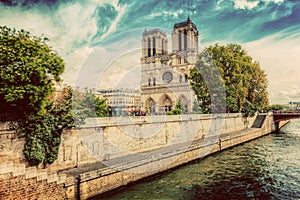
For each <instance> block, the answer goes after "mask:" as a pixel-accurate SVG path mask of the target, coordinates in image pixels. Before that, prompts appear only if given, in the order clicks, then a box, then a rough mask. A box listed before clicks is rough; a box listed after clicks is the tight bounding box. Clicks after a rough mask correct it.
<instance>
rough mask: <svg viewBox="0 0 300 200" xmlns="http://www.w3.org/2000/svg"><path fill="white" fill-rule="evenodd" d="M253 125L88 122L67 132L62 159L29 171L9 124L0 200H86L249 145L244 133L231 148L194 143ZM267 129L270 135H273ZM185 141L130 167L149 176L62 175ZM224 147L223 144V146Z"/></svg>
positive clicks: (1, 156) (224, 120) (0, 129)
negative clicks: (182, 146) (244, 143)
mask: <svg viewBox="0 0 300 200" xmlns="http://www.w3.org/2000/svg"><path fill="white" fill-rule="evenodd" d="M253 121H254V118H250V119H247V120H246V119H245V118H243V117H242V116H241V115H240V114H226V115H222V116H214V115H183V116H145V117H134V118H132V117H125V118H122V117H120V118H101V119H89V120H87V123H86V124H85V125H84V126H82V127H79V128H78V129H74V130H70V131H65V132H64V134H63V136H62V143H61V146H60V151H59V156H58V159H57V160H56V161H55V162H54V163H53V164H52V165H50V166H48V167H47V169H39V168H36V167H28V164H27V163H26V162H25V160H24V157H23V154H22V150H23V145H24V139H20V138H18V137H17V136H16V134H15V133H14V132H13V131H10V130H8V127H7V125H6V124H1V125H0V138H1V141H0V161H1V162H0V199H19V197H20V196H21V195H22V198H23V199H75V198H77V197H78V196H80V197H81V198H82V199H86V198H87V197H90V196H94V195H96V194H99V193H102V192H105V191H109V190H111V189H114V188H116V187H119V186H121V185H125V184H128V183H130V182H133V181H135V180H138V179H141V178H143V177H147V176H149V175H152V174H155V173H157V172H160V171H163V170H166V169H169V168H172V167H175V166H178V165H181V164H183V163H186V162H189V161H191V160H194V159H197V158H199V155H201V156H205V155H209V154H211V153H213V152H216V151H219V150H221V149H224V148H227V147H229V146H232V145H234V144H238V143H239V142H241V141H246V140H247V139H249V137H251V136H248V135H247V134H246V133H245V135H244V136H243V137H244V139H243V140H240V139H238V137H237V139H236V141H235V142H233V143H231V144H230V142H229V141H230V139H228V141H227V140H226V141H225V139H224V141H221V140H218V141H217V143H211V144H207V145H205V146H203V147H201V148H199V147H194V146H193V144H192V141H195V140H200V139H203V138H205V137H208V136H209V137H219V136H220V134H222V135H226V134H229V133H232V132H234V131H238V130H245V129H246V128H248V127H251V124H252V123H253ZM270 122H271V121H270ZM218 125H220V126H221V127H222V130H221V131H220V132H218V131H216V130H217V129H218ZM267 126H268V125H266V128H265V131H268V130H269V128H268V127H267ZM253 137H256V136H253ZM231 139H232V137H231ZM184 142H190V143H189V145H188V146H187V148H185V149H184V151H182V152H180V151H178V152H170V153H169V154H164V155H158V156H155V157H151V158H150V160H146V162H144V161H141V162H138V164H137V165H132V166H129V168H130V169H133V170H145V169H148V170H145V173H138V174H135V173H129V172H128V171H119V172H118V171H112V172H111V171H106V172H103V171H101V172H99V171H97V170H96V171H95V170H91V171H90V172H85V173H82V174H81V175H80V176H79V177H78V176H70V177H67V176H66V174H65V173H64V172H63V173H61V172H60V174H58V173H57V172H58V171H61V170H68V169H73V168H76V169H77V168H80V167H81V166H84V165H88V164H93V163H96V162H98V161H108V160H111V159H114V158H118V157H120V156H124V155H128V154H136V153H140V152H144V151H151V150H154V149H159V148H162V147H166V146H170V145H176V144H180V143H184ZM220 142H224V143H223V144H224V145H221V144H220ZM226 142H229V143H227V144H226ZM226 145H227V146H226ZM208 149H209V150H208ZM160 156H162V157H160ZM143 162H144V163H143ZM166 163H168V164H166ZM135 164H136V163H135ZM157 166H159V168H157ZM124 167H125V168H126V167H128V166H124ZM156 168H157V170H156ZM146 171H147V172H146ZM104 174H105V175H104Z"/></svg>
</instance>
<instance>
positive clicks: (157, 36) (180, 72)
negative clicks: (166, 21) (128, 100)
mask: <svg viewBox="0 0 300 200" xmlns="http://www.w3.org/2000/svg"><path fill="white" fill-rule="evenodd" d="M197 56H198V30H197V27H196V25H195V24H194V23H193V22H192V21H191V19H190V18H189V17H188V19H187V20H186V21H184V22H180V23H176V24H174V28H173V32H172V53H168V40H167V35H166V33H164V32H163V31H162V30H160V29H153V30H145V31H144V32H143V39H142V57H141V65H142V66H141V102H142V104H143V110H144V111H146V112H147V113H150V114H164V113H165V112H166V111H171V110H172V109H174V107H175V105H176V103H177V102H178V101H179V99H181V101H182V102H183V104H184V105H185V111H184V112H185V113H190V112H191V111H192V106H193V102H194V100H195V99H196V96H195V94H194V91H193V90H192V89H191V86H190V84H189V80H188V75H189V70H190V69H191V68H193V67H194V66H195V63H196V60H197Z"/></svg>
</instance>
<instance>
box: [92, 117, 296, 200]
mask: <svg viewBox="0 0 300 200" xmlns="http://www.w3.org/2000/svg"><path fill="white" fill-rule="evenodd" d="M299 151H300V119H296V120H292V121H291V122H290V123H289V124H287V125H286V126H285V127H284V128H283V129H282V130H281V132H279V133H274V134H271V135H267V136H264V137H262V138H259V139H256V140H253V141H251V142H248V143H244V144H242V145H239V146H236V147H233V148H230V149H228V150H225V151H222V152H220V153H216V154H213V155H211V156H208V157H207V158H205V159H203V160H198V161H194V162H192V163H190V164H187V165H184V166H181V167H179V168H177V169H175V170H170V171H168V172H167V173H163V174H159V175H156V176H154V177H151V178H148V179H144V180H143V181H140V182H139V183H136V184H133V185H130V186H127V187H125V188H122V189H119V190H117V191H113V192H111V193H109V194H107V195H106V196H98V197H94V198H92V199H93V200H96V199H104V200H106V199H109V200H114V199H115V200H116V199H128V200H129V199H130V200H131V199H172V200H173V199H174V200H175V199H176V200H177V199H178V200H179V199H180V200H195V199H264V200H265V199H300V156H299Z"/></svg>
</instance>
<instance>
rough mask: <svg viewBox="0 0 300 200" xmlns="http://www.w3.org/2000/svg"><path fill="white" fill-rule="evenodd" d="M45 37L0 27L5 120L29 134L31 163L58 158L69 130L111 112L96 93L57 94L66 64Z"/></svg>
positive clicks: (0, 88) (0, 83)
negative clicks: (75, 96)
mask: <svg viewBox="0 0 300 200" xmlns="http://www.w3.org/2000/svg"><path fill="white" fill-rule="evenodd" d="M46 41H47V38H43V37H41V38H38V37H35V36H32V35H31V34H30V33H29V32H26V31H23V30H21V31H17V30H15V29H10V28H7V27H0V68H1V71H0V109H1V118H0V120H2V121H11V122H12V123H11V124H12V127H13V128H15V129H16V131H17V133H18V135H19V136H20V137H25V144H24V150H23V153H24V155H25V158H26V159H27V160H28V162H29V163H30V164H31V165H39V164H40V163H42V164H44V165H46V164H50V163H53V162H54V161H55V160H56V159H57V156H58V150H59V145H60V142H61V134H62V132H63V130H64V129H69V128H72V127H74V126H75V124H76V122H78V121H79V122H83V121H84V119H85V118H86V117H91V115H93V117H94V116H106V113H107V109H106V107H105V106H106V104H105V100H103V99H100V98H98V97H95V95H94V94H92V93H87V94H85V95H83V97H82V98H79V99H77V100H78V101H77V102H76V103H75V104H74V103H73V96H74V95H75V93H74V91H73V89H72V88H70V87H66V88H64V89H63V90H62V91H61V92H60V93H59V92H58V91H57V92H56V93H55V94H54V93H53V92H54V87H53V84H54V83H55V82H57V81H59V80H60V75H61V74H62V72H63V71H64V68H65V66H64V63H63V60H62V58H61V57H60V56H58V55H57V54H56V53H55V52H54V51H53V50H51V48H50V47H48V46H47V44H46ZM77 103H78V104H77ZM74 105H76V106H77V107H76V106H75V108H76V110H74ZM92 108H94V109H92ZM76 112H77V113H76ZM75 113H76V114H77V115H74V114H75Z"/></svg>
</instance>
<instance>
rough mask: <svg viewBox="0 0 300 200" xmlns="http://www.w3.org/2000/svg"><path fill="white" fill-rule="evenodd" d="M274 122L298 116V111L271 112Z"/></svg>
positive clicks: (299, 114) (299, 115) (299, 116)
mask: <svg viewBox="0 0 300 200" xmlns="http://www.w3.org/2000/svg"><path fill="white" fill-rule="evenodd" d="M273 117H274V122H280V121H286V120H290V119H296V118H300V112H290V113H276V112H274V113H273Z"/></svg>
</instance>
